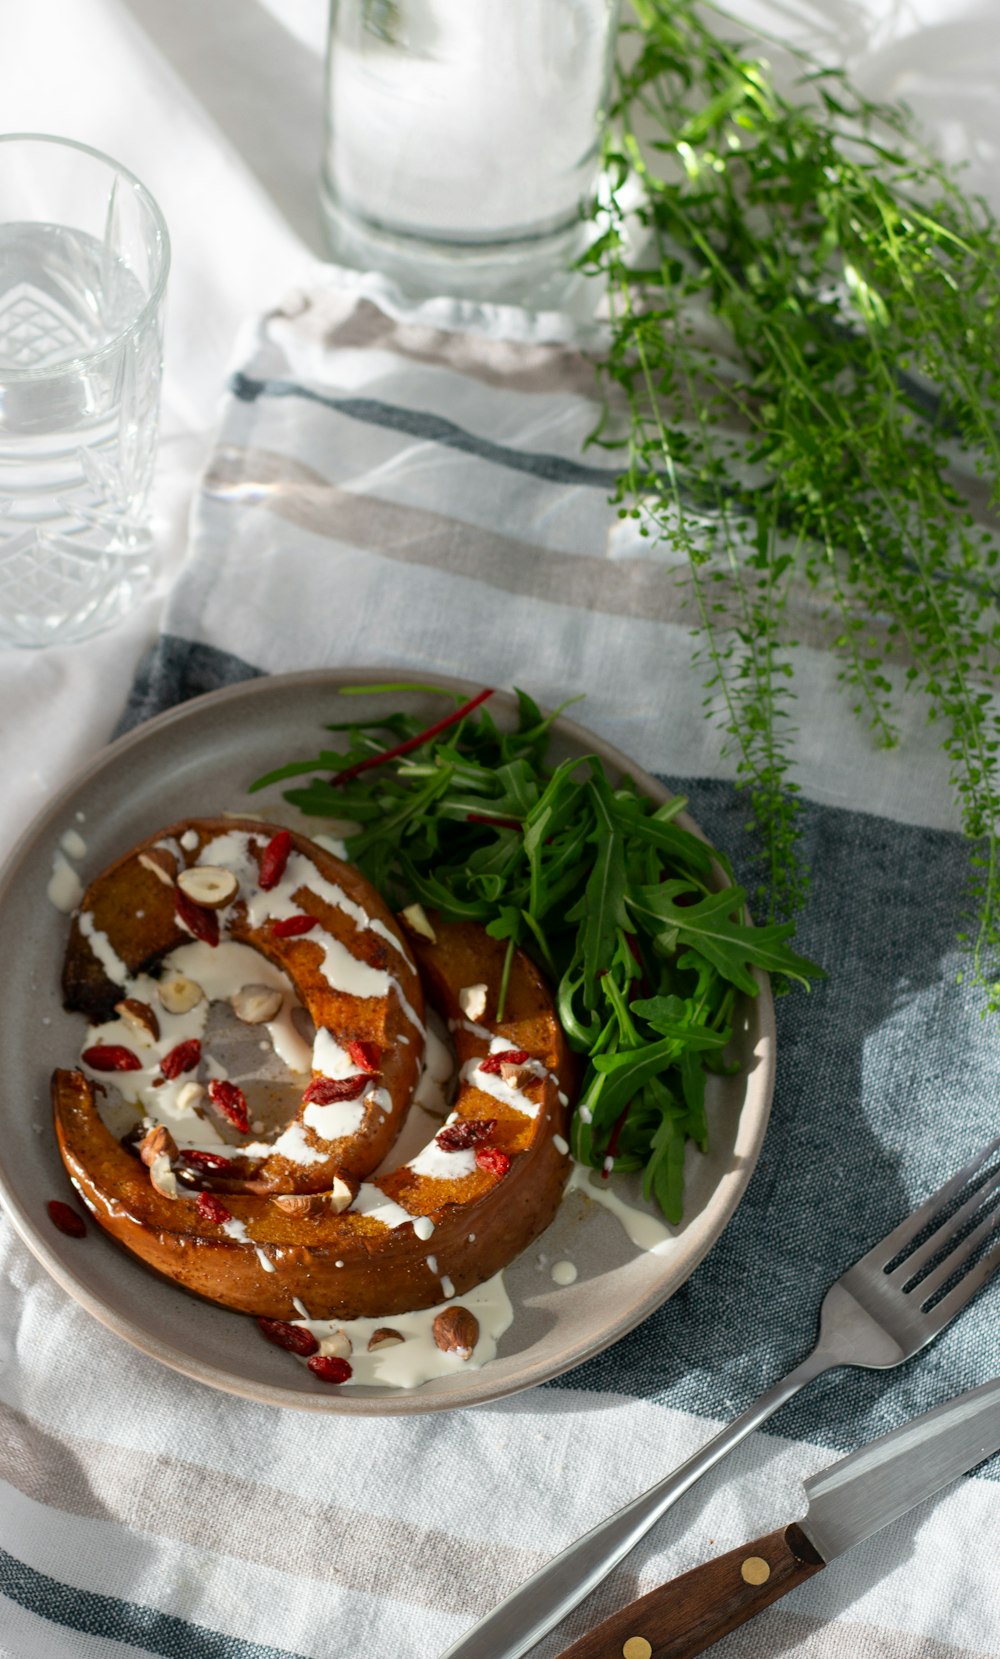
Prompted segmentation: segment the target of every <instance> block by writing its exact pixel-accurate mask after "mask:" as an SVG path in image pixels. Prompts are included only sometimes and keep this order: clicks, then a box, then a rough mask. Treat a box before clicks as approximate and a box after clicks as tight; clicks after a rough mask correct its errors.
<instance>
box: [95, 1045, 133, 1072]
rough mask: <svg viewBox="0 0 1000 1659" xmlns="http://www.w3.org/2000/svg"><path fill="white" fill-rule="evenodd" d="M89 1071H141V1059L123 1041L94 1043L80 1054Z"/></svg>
mask: <svg viewBox="0 0 1000 1659" xmlns="http://www.w3.org/2000/svg"><path fill="white" fill-rule="evenodd" d="M80 1059H81V1060H82V1061H83V1063H84V1065H85V1066H89V1067H90V1069H91V1071H141V1070H142V1061H141V1060H140V1059H139V1056H138V1054H133V1053H132V1050H131V1049H130V1048H126V1047H125V1045H124V1043H95V1044H94V1046H93V1048H85V1049H84V1051H83V1053H82V1054H81V1056H80Z"/></svg>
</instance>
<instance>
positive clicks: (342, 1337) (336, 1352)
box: [319, 1331, 354, 1359]
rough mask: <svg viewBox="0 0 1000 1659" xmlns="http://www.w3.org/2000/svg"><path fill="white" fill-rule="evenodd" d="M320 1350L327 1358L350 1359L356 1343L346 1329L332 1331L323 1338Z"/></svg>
mask: <svg viewBox="0 0 1000 1659" xmlns="http://www.w3.org/2000/svg"><path fill="white" fill-rule="evenodd" d="M319 1351H320V1353H321V1354H325V1355H326V1357H327V1359H350V1357H351V1355H352V1354H353V1352H354V1344H353V1342H352V1341H351V1339H350V1337H349V1336H348V1334H347V1332H346V1331H332V1332H331V1333H330V1335H329V1336H325V1337H323V1339H322V1340H321V1342H320V1345H319Z"/></svg>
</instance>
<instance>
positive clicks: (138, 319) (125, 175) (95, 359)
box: [0, 132, 171, 382]
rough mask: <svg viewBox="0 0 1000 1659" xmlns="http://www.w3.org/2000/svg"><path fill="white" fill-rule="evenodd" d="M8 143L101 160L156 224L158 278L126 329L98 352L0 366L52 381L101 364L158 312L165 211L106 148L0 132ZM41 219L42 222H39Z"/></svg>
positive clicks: (19, 375)
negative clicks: (54, 361) (29, 364)
mask: <svg viewBox="0 0 1000 1659" xmlns="http://www.w3.org/2000/svg"><path fill="white" fill-rule="evenodd" d="M6 144H39V145H52V146H58V147H60V148H62V149H65V150H75V151H76V152H77V153H78V154H79V155H84V156H90V157H91V158H92V160H94V161H99V162H102V163H103V165H104V166H105V167H108V168H110V169H111V171H112V172H113V173H114V174H115V175H116V176H117V177H118V178H120V179H121V180H122V181H123V182H124V183H125V184H126V185H127V186H128V187H129V188H130V189H131V190H132V191H133V192H134V194H135V195H136V197H137V199H138V200H139V201H140V202H141V203H142V206H143V208H144V209H145V211H146V212H147V213H148V215H149V217H150V219H151V221H152V224H153V230H154V238H153V240H154V246H155V249H156V252H157V254H158V256H159V268H158V270H157V272H156V277H155V280H154V282H153V283H152V285H151V287H150V291H149V293H148V295H147V296H146V298H145V299H144V301H143V303H142V305H141V306H140V308H139V310H138V311H137V312H136V314H135V316H134V317H133V318H132V320H131V321H130V322H129V323H127V324H126V325H125V327H124V328H121V329H119V330H118V332H117V333H116V334H114V335H112V337H111V338H110V339H109V340H105V342H104V344H103V345H101V346H100V347H98V349H97V350H96V351H86V352H81V353H80V354H79V356H77V357H67V358H66V359H65V360H64V361H62V362H60V363H57V364H46V365H40V366H38V367H32V368H21V369H19V368H18V367H17V366H16V365H15V364H10V365H0V376H2V378H3V379H4V380H6V381H8V382H10V381H14V380H50V379H52V378H54V377H55V376H57V375H62V374H71V373H73V372H74V370H79V369H81V368H84V367H85V366H86V365H88V364H92V363H99V362H100V361H101V360H102V359H103V358H105V357H108V356H110V355H111V353H112V352H114V351H116V350H118V349H119V347H120V346H121V345H122V343H123V341H125V340H127V339H128V338H129V336H130V335H133V334H136V333H138V332H139V330H140V329H141V328H142V326H143V325H144V323H145V322H146V321H147V319H148V318H149V317H151V316H152V315H154V314H155V312H156V310H157V308H158V307H159V305H160V302H161V300H162V299H163V294H164V290H165V288H166V285H167V276H168V275H169V272H170V251H171V250H170V234H169V232H168V230H167V222H166V220H165V219H164V217H163V213H162V210H161V208H160V206H159V203H158V202H157V200H156V198H155V196H154V195H153V194H152V192H151V191H150V190H148V189H147V187H146V186H145V185H144V184H143V182H142V180H141V179H140V178H138V177H137V175H136V174H135V173H133V172H132V171H131V169H130V168H128V167H125V166H123V165H122V163H121V162H120V161H116V160H115V158H114V156H109V155H107V154H106V153H105V151H103V150H98V149H96V148H95V147H94V146H93V145H92V144H81V143H80V142H79V140H78V139H75V138H61V137H60V136H59V135H58V134H56V133H43V132H8V133H0V146H3V145H6ZM41 222H42V221H39V223H41Z"/></svg>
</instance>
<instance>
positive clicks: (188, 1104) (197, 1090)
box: [174, 1083, 208, 1112]
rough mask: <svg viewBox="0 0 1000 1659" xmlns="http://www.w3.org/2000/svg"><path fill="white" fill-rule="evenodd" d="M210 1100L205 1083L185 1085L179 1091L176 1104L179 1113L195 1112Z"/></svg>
mask: <svg viewBox="0 0 1000 1659" xmlns="http://www.w3.org/2000/svg"><path fill="white" fill-rule="evenodd" d="M207 1099H208V1090H207V1089H206V1088H205V1085H204V1083H183V1084H182V1085H181V1087H180V1088H179V1089H178V1090H177V1096H176V1100H175V1102H174V1104H175V1105H176V1107H177V1110H178V1111H179V1112H194V1111H196V1110H197V1108H198V1107H199V1106H201V1105H203V1104H204V1102H205V1101H206V1100H207Z"/></svg>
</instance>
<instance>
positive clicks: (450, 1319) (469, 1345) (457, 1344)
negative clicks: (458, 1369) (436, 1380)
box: [432, 1306, 479, 1359]
mask: <svg viewBox="0 0 1000 1659" xmlns="http://www.w3.org/2000/svg"><path fill="white" fill-rule="evenodd" d="M432 1328H433V1331H434V1341H435V1342H436V1343H437V1345H438V1347H439V1348H440V1349H441V1352H442V1353H443V1354H456V1355H457V1356H458V1358H459V1359H468V1358H469V1357H470V1355H471V1353H472V1350H473V1348H474V1347H475V1346H476V1343H477V1342H478V1341H479V1320H478V1319H477V1318H476V1316H475V1314H474V1313H470V1312H469V1310H468V1308H462V1307H458V1306H455V1307H451V1308H443V1309H442V1310H441V1312H440V1313H439V1314H438V1316H437V1318H436V1319H435V1321H434V1325H433V1327H432Z"/></svg>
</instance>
